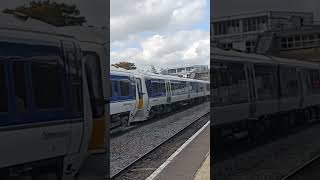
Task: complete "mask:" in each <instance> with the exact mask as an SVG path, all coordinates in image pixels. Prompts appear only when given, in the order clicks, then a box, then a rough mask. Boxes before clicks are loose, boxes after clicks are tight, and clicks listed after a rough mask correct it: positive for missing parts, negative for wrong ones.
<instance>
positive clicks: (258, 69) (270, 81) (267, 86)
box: [254, 64, 277, 100]
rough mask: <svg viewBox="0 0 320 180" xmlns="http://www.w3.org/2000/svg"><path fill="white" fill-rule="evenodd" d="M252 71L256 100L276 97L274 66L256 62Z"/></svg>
mask: <svg viewBox="0 0 320 180" xmlns="http://www.w3.org/2000/svg"><path fill="white" fill-rule="evenodd" d="M254 71H255V85H256V88H257V92H258V100H266V99H274V98H276V97H277V85H276V84H275V82H276V67H275V66H272V65H263V64H256V65H254Z"/></svg>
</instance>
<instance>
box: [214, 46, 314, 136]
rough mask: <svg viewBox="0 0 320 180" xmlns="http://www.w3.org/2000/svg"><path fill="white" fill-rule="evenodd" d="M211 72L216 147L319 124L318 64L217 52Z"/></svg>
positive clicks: (224, 51) (232, 52)
mask: <svg viewBox="0 0 320 180" xmlns="http://www.w3.org/2000/svg"><path fill="white" fill-rule="evenodd" d="M210 67H211V74H210V76H211V77H210V78H211V119H212V121H211V127H212V129H213V130H212V133H213V134H214V135H213V136H212V137H215V140H216V142H219V140H223V139H226V138H228V137H236V138H244V137H249V138H250V139H252V140H255V141H256V140H259V139H261V138H265V137H268V135H270V134H272V133H276V132H286V131H287V130H290V129H291V128H292V127H297V126H299V125H301V124H306V123H308V122H314V121H316V120H317V119H319V114H320V113H319V112H320V66H319V64H318V63H315V62H307V61H303V60H295V59H286V58H280V57H274V56H267V55H259V54H251V53H250V54H249V53H243V52H237V51H234V50H222V49H219V48H213V49H212V54H211V66H210Z"/></svg>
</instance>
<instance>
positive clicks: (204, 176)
mask: <svg viewBox="0 0 320 180" xmlns="http://www.w3.org/2000/svg"><path fill="white" fill-rule="evenodd" d="M194 180H210V153H208V155H207V157H206V159H205V160H204V162H203V163H202V165H201V167H200V169H199V170H198V171H197V173H196V175H195V178H194Z"/></svg>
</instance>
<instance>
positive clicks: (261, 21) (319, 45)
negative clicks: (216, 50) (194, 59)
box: [211, 11, 320, 62]
mask: <svg viewBox="0 0 320 180" xmlns="http://www.w3.org/2000/svg"><path fill="white" fill-rule="evenodd" d="M211 30H212V31H211V35H212V36H211V37H212V39H211V44H212V46H219V47H221V48H226V49H236V50H239V51H244V52H250V53H251V52H252V53H259V54H269V55H274V56H279V57H284V58H296V59H297V58H298V59H303V60H307V61H318V62H320V60H319V57H320V56H319V55H320V25H319V24H317V23H316V22H315V21H314V16H313V13H309V12H287V11H264V12H254V13H247V14H238V15H232V16H224V17H217V18H213V19H211Z"/></svg>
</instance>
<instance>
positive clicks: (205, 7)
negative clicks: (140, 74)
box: [110, 0, 210, 69]
mask: <svg viewBox="0 0 320 180" xmlns="http://www.w3.org/2000/svg"><path fill="white" fill-rule="evenodd" d="M110 10H111V12H110V40H111V45H110V48H111V52H110V64H114V63H116V62H119V61H130V62H133V63H135V65H136V66H137V67H138V68H140V69H146V68H150V67H151V65H154V66H155V67H156V69H160V68H167V67H173V66H183V65H193V64H205V65H209V55H210V50H209V49H210V30H209V21H210V0H192V1H190V0H174V1H172V0H134V1H133V0H110Z"/></svg>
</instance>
